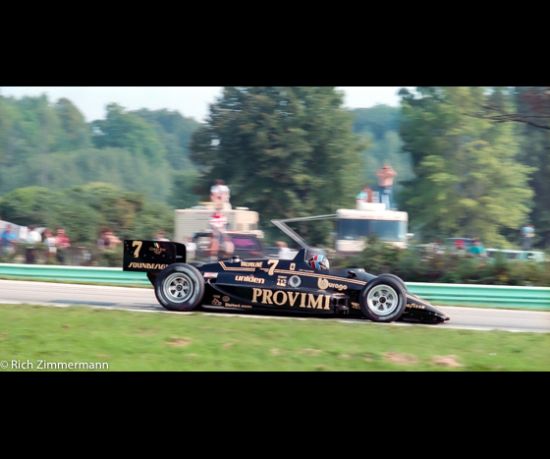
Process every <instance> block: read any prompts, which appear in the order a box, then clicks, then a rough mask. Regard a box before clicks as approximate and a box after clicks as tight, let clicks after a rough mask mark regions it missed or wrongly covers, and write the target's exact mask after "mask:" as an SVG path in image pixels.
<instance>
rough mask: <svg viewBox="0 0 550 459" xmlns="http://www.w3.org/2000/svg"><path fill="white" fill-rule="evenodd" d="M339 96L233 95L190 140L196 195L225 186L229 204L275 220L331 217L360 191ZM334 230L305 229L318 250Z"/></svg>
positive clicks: (299, 91)
mask: <svg viewBox="0 0 550 459" xmlns="http://www.w3.org/2000/svg"><path fill="white" fill-rule="evenodd" d="M351 123H352V118H351V116H350V114H349V113H347V112H346V111H345V110H344V109H343V108H342V95H341V94H340V93H339V92H337V91H335V90H334V88H330V87H322V88H314V87H307V88H303V87H228V88H225V89H224V91H223V95H222V97H221V98H220V99H219V100H218V101H217V102H216V103H215V104H213V105H212V106H211V109H210V115H209V118H208V121H207V124H206V126H204V127H201V128H200V129H199V130H198V131H196V132H195V134H194V135H193V139H192V142H191V151H192V154H191V158H192V159H193V160H194V161H195V162H196V163H197V164H198V166H199V171H200V177H199V179H198V183H197V186H196V190H197V191H198V192H199V193H200V194H201V195H202V196H203V197H204V198H206V197H207V196H208V193H209V188H210V185H211V184H212V183H213V181H214V180H215V179H217V178H222V179H224V180H225V181H226V183H228V185H229V186H230V187H231V196H232V202H233V203H234V204H236V205H239V206H243V205H244V206H248V207H250V208H251V209H255V210H258V211H261V214H262V219H263V221H264V222H265V221H269V220H270V219H272V218H285V217H291V216H292V217H296V216H304V215H313V214H322V213H332V212H334V211H335V210H336V208H337V207H339V206H344V205H349V202H353V198H354V195H355V193H356V192H357V189H358V188H359V186H360V181H361V176H360V171H361V161H360V157H359V154H358V149H359V143H358V142H357V139H356V137H355V136H354V135H353V134H352V132H351ZM328 228H329V226H328V225H327V224H326V223H321V224H319V225H315V226H311V225H310V226H308V227H305V230H304V233H303V234H304V236H306V237H307V238H308V240H311V241H312V242H313V243H315V242H318V241H322V240H324V239H325V238H326V237H327V235H328Z"/></svg>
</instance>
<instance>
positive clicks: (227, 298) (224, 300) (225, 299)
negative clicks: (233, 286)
mask: <svg viewBox="0 0 550 459" xmlns="http://www.w3.org/2000/svg"><path fill="white" fill-rule="evenodd" d="M230 299H231V298H229V297H228V296H227V295H224V296H223V297H222V301H223V302H224V303H227V302H228V301H229V300H230Z"/></svg>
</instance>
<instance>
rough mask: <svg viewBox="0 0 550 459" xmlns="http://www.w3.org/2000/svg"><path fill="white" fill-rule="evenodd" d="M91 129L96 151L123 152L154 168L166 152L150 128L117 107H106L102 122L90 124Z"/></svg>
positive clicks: (137, 117) (114, 105)
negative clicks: (144, 159)
mask: <svg viewBox="0 0 550 459" xmlns="http://www.w3.org/2000/svg"><path fill="white" fill-rule="evenodd" d="M92 128H93V141H94V144H95V145H96V147H98V148H105V147H115V148H123V149H126V150H128V151H130V152H132V153H133V154H134V155H136V156H137V157H144V158H146V159H147V160H148V161H149V162H150V163H151V164H155V163H156V164H157V165H158V166H160V165H161V164H160V163H161V161H162V162H163V161H164V160H165V159H166V149H165V148H164V145H163V144H162V142H161V141H160V139H159V137H158V135H157V132H156V131H155V129H154V127H153V126H151V125H150V124H149V123H147V122H146V121H145V120H144V119H143V118H141V117H140V116H137V115H135V114H133V113H128V112H126V111H125V110H124V108H123V107H121V106H120V105H118V104H109V105H107V116H106V118H105V119H104V120H97V121H94V122H92Z"/></svg>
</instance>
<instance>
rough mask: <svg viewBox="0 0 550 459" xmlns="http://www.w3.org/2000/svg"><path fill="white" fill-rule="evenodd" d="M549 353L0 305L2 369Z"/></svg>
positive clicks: (398, 334) (533, 338) (444, 364)
mask: <svg viewBox="0 0 550 459" xmlns="http://www.w3.org/2000/svg"><path fill="white" fill-rule="evenodd" d="M548 349H550V334H547V333H509V332H503V331H492V332H485V331H473V330H455V329H445V328H444V326H443V327H433V328H430V327H414V326H413V327H395V326H391V325H380V324H374V323H356V322H355V323H354V322H351V323H349V322H348V323H343V322H340V321H337V320H334V319H333V320H330V319H326V320H315V321H311V320H305V321H303V320H295V319H283V320H273V319H258V318H247V317H238V316H234V317H227V316H219V317H216V316H212V315H208V316H207V315H204V314H201V313H195V314H191V315H178V314H147V313H134V312H128V311H112V310H101V309H100V308H98V309H89V308H78V307H71V308H63V309H59V308H53V307H44V306H32V305H0V361H7V362H9V363H10V367H8V370H9V369H10V368H11V362H12V361H31V362H34V368H33V369H34V370H35V371H36V370H37V368H36V366H37V362H38V360H44V361H49V362H107V363H108V364H109V370H114V371H128V370H134V371H165V370H175V371H180V370H183V371H266V370H268V371H303V370H305V371H315V370H317V371H334V370H337V371H365V370H366V371H377V370H384V371H388V370H389V371H392V370H393V371H395V370H397V371H403V370H405V371H416V370H424V371H436V370H453V371H460V370H469V371H503V370H504V371H508V370H514V371H533V370H536V371H548V370H550V353H549V352H548ZM12 369H13V368H12ZM19 369H20V370H21V368H19Z"/></svg>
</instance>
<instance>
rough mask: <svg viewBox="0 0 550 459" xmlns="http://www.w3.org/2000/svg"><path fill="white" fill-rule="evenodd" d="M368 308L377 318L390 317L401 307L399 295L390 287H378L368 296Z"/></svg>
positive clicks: (382, 285)
mask: <svg viewBox="0 0 550 459" xmlns="http://www.w3.org/2000/svg"><path fill="white" fill-rule="evenodd" d="M367 307H368V308H369V309H370V310H371V311H372V312H374V313H375V314H376V315H377V316H387V315H390V314H392V313H393V312H395V311H396V310H397V308H398V307H399V295H398V294H397V292H396V291H395V289H393V288H392V287H390V286H389V285H384V284H381V285H377V286H375V287H373V288H372V289H370V291H369V293H368V294H367Z"/></svg>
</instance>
